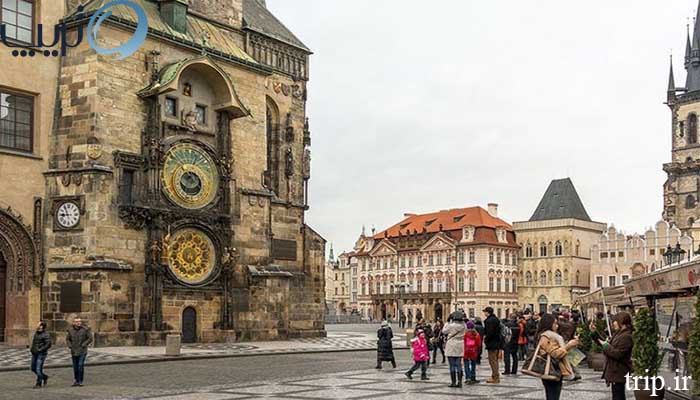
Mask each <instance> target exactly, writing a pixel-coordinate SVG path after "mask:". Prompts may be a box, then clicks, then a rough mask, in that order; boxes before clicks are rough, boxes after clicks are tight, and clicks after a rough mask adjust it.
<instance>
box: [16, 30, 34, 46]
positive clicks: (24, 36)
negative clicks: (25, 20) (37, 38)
mask: <svg viewBox="0 0 700 400" xmlns="http://www.w3.org/2000/svg"><path fill="white" fill-rule="evenodd" d="M17 40H19V41H22V42H26V43H30V42H31V41H32V31H30V30H28V29H22V28H18V29H17Z"/></svg>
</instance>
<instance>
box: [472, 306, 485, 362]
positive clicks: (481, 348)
mask: <svg viewBox="0 0 700 400" xmlns="http://www.w3.org/2000/svg"><path fill="white" fill-rule="evenodd" d="M474 329H476V331H477V332H478V333H479V336H480V337H481V346H479V354H477V356H476V364H477V365H481V354H482V353H483V352H484V337H485V336H486V330H485V329H484V323H483V321H481V318H480V317H476V318H474Z"/></svg>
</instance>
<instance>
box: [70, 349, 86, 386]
mask: <svg viewBox="0 0 700 400" xmlns="http://www.w3.org/2000/svg"><path fill="white" fill-rule="evenodd" d="M71 358H72V359H73V378H74V379H75V383H80V384H82V383H83V378H84V377H85V359H86V358H87V354H81V355H79V356H72V357H71Z"/></svg>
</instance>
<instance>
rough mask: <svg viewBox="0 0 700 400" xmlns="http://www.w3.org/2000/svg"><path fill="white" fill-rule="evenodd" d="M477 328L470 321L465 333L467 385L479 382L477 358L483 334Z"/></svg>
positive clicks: (465, 378)
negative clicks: (477, 378) (477, 377)
mask: <svg viewBox="0 0 700 400" xmlns="http://www.w3.org/2000/svg"><path fill="white" fill-rule="evenodd" d="M475 328H476V326H475V325H474V323H473V322H472V321H468V322H467V331H466V332H465V334H464V356H463V357H464V383H466V384H467V385H473V384H476V383H479V381H478V380H476V359H477V357H478V355H479V350H481V335H479V332H477V330H476V329H475Z"/></svg>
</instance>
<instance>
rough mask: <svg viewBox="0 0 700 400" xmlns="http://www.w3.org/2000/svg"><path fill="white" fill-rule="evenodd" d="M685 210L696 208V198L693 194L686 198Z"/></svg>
mask: <svg viewBox="0 0 700 400" xmlns="http://www.w3.org/2000/svg"><path fill="white" fill-rule="evenodd" d="M685 208H687V209H691V208H695V196H693V195H692V194H690V195H688V197H686V198H685Z"/></svg>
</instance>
